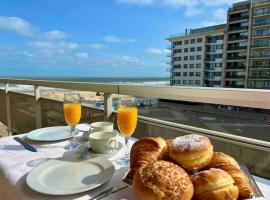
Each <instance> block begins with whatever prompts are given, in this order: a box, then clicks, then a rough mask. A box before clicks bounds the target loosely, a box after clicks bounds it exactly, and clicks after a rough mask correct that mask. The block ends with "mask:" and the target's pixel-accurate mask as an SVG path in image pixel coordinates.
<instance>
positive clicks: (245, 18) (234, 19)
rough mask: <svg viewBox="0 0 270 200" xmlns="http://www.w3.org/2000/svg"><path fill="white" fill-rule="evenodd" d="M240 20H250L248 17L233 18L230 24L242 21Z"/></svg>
mask: <svg viewBox="0 0 270 200" xmlns="http://www.w3.org/2000/svg"><path fill="white" fill-rule="evenodd" d="M240 20H248V16H239V17H231V18H230V22H235V21H240Z"/></svg>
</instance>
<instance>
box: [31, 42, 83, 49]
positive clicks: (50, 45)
mask: <svg viewBox="0 0 270 200" xmlns="http://www.w3.org/2000/svg"><path fill="white" fill-rule="evenodd" d="M30 46H32V47H34V48H39V49H66V50H72V49H77V48H78V47H79V45H78V44H77V43H73V42H47V41H35V42H31V43H30Z"/></svg>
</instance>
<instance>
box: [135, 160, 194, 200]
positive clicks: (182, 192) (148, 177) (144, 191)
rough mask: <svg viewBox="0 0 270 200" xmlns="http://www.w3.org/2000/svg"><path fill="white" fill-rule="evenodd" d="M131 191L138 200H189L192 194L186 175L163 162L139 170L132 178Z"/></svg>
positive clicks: (175, 166)
mask: <svg viewBox="0 0 270 200" xmlns="http://www.w3.org/2000/svg"><path fill="white" fill-rule="evenodd" d="M133 189H134V192H135V194H136V195H137V196H138V198H139V199H140V200H191V199H192V196H193V193H194V188H193V185H192V182H191V180H190V178H189V176H188V174H187V173H186V172H185V171H184V170H183V169H182V168H181V167H180V166H178V165H175V164H173V163H171V162H167V161H163V160H160V161H156V162H153V163H150V164H148V165H146V166H145V167H142V168H140V169H139V170H138V171H137V172H136V174H135V176H134V178H133Z"/></svg>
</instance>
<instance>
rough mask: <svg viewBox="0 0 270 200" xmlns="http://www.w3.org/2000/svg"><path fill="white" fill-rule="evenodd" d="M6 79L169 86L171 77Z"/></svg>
mask: <svg viewBox="0 0 270 200" xmlns="http://www.w3.org/2000/svg"><path fill="white" fill-rule="evenodd" d="M6 78H12V79H14V78H16V79H32V80H52V81H73V82H96V83H124V84H136V85H137V84H140V85H164V86H165V85H169V84H170V78H169V77H79V76H73V77H69V76H39V77H38V76H35V77H32V76H12V77H11V76H10V77H6Z"/></svg>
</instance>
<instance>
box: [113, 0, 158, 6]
mask: <svg viewBox="0 0 270 200" xmlns="http://www.w3.org/2000/svg"><path fill="white" fill-rule="evenodd" d="M117 2H118V3H129V4H138V5H151V4H153V3H154V2H155V0H117Z"/></svg>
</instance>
